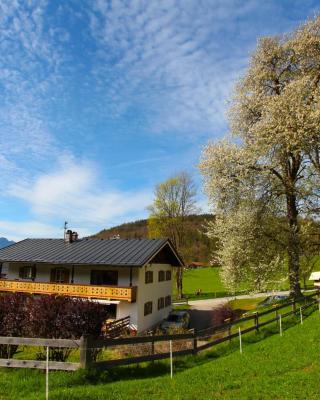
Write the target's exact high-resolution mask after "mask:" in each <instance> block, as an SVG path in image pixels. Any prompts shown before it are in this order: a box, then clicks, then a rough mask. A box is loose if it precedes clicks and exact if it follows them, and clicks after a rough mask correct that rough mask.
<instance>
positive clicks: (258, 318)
mask: <svg viewBox="0 0 320 400" xmlns="http://www.w3.org/2000/svg"><path fill="white" fill-rule="evenodd" d="M316 297H317V298H316ZM319 301H320V299H319V292H317V293H312V294H311V295H308V296H305V304H304V305H302V306H300V304H299V303H297V302H296V301H294V300H293V301H290V302H286V303H283V304H281V305H278V306H275V307H273V308H272V309H270V310H266V311H262V312H256V313H254V314H252V315H248V316H245V317H243V318H240V319H237V320H235V321H231V322H229V323H225V324H222V325H219V326H215V327H210V328H207V329H202V330H200V331H197V332H189V333H182V334H173V335H149V336H137V337H123V338H102V339H93V338H92V337H90V336H82V337H81V339H80V340H69V339H37V338H35V339H33V338H14V337H0V345H3V344H7V345H23V346H44V347H61V348H72V349H79V351H80V362H78V363H71V362H56V361H49V369H50V370H67V371H74V370H76V369H78V368H89V367H90V368H96V369H108V368H111V367H114V366H120V365H129V364H138V363H141V362H146V361H155V360H162V359H166V358H169V357H170V351H169V343H170V341H171V343H173V351H172V356H173V357H176V356H183V355H187V354H197V353H198V352H200V351H202V350H206V349H208V348H210V347H213V346H215V345H217V344H219V343H222V342H226V341H230V340H231V339H232V338H236V337H238V335H239V333H238V331H237V332H232V328H233V327H235V326H237V325H239V324H240V325H241V324H243V323H245V322H246V323H247V322H248V321H252V325H251V326H249V327H245V328H244V329H242V330H241V334H242V335H245V334H247V333H249V332H252V331H257V332H258V331H259V329H260V328H262V327H264V326H266V325H269V324H271V323H273V322H276V321H279V319H280V318H285V317H288V316H290V315H295V314H296V313H298V312H300V309H301V312H303V311H304V310H306V309H308V308H310V307H313V306H315V305H316V304H319V307H320V303H319ZM289 306H290V307H291V309H290V311H287V312H285V313H283V314H281V313H280V311H281V310H283V309H284V308H288V307H289ZM269 314H272V317H271V318H269V319H267V320H264V317H265V316H266V315H269ZM139 346H140V347H139ZM101 349H109V350H113V351H111V352H110V354H116V355H118V357H117V358H113V359H108V360H102V361H95V359H94V357H93V354H97V351H99V350H101ZM118 349H122V350H121V351H120V350H119V351H118ZM159 350H161V351H159ZM119 355H120V356H121V355H124V357H119ZM0 367H14V368H37V369H45V368H46V362H45V361H30V360H17V359H0Z"/></svg>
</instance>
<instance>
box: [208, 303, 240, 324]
mask: <svg viewBox="0 0 320 400" xmlns="http://www.w3.org/2000/svg"><path fill="white" fill-rule="evenodd" d="M236 317H237V314H236V312H235V311H234V310H233V309H232V308H231V307H230V306H229V304H222V305H221V306H219V307H217V308H215V309H214V311H213V318H212V325H213V326H218V325H222V324H224V323H227V322H229V321H233V320H235V319H236Z"/></svg>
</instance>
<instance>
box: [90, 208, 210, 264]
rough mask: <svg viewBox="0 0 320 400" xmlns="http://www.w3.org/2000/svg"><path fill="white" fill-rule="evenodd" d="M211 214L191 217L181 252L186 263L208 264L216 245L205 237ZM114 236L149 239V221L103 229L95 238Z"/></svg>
mask: <svg viewBox="0 0 320 400" xmlns="http://www.w3.org/2000/svg"><path fill="white" fill-rule="evenodd" d="M213 218H214V217H213V216H212V215H210V214H201V215H190V216H189V217H188V220H187V221H188V222H187V239H186V246H185V247H184V248H183V249H182V250H181V253H182V256H183V258H184V260H185V262H186V263H189V262H192V261H199V262H203V263H205V264H208V263H209V261H210V254H211V253H212V250H213V249H214V243H213V242H212V241H211V240H209V239H208V237H207V236H206V235H205V232H206V229H205V224H206V221H210V220H213ZM114 235H119V236H120V237H121V238H128V239H131V238H147V237H148V225H147V220H146V219H142V220H139V221H134V222H128V223H125V224H122V225H119V226H115V227H113V228H109V229H103V230H102V231H101V232H99V233H97V234H96V235H94V236H93V237H96V238H101V239H107V238H110V237H112V236H114Z"/></svg>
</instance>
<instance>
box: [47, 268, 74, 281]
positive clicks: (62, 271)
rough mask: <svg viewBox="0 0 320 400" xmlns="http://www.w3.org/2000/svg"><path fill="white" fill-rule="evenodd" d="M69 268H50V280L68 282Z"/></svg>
mask: <svg viewBox="0 0 320 400" xmlns="http://www.w3.org/2000/svg"><path fill="white" fill-rule="evenodd" d="M69 275H70V273H69V270H68V269H67V268H53V269H52V270H51V276H50V282H55V283H69Z"/></svg>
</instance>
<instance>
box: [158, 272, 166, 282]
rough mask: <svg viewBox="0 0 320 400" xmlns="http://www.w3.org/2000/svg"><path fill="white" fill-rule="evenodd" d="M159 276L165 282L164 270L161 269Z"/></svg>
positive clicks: (160, 280)
mask: <svg viewBox="0 0 320 400" xmlns="http://www.w3.org/2000/svg"><path fill="white" fill-rule="evenodd" d="M158 277H159V282H163V281H164V277H165V274H164V271H159V273H158Z"/></svg>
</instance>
